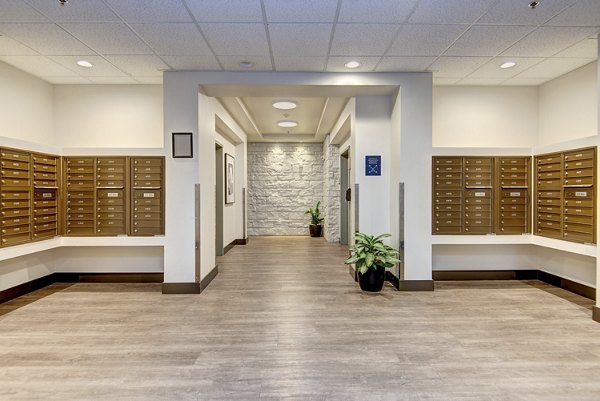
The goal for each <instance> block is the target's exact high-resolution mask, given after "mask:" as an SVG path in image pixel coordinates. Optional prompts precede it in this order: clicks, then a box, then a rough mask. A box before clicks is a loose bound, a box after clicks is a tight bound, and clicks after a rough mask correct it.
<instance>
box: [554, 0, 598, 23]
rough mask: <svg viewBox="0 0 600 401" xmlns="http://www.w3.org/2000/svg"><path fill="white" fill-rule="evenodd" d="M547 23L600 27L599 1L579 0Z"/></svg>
mask: <svg viewBox="0 0 600 401" xmlns="http://www.w3.org/2000/svg"><path fill="white" fill-rule="evenodd" d="M547 25H560V26H594V27H600V1H598V0H579V1H578V2H576V3H575V4H574V5H573V6H572V7H569V8H568V9H566V10H565V11H563V12H562V13H560V14H559V15H557V16H556V17H554V18H552V20H550V22H548V24H547Z"/></svg>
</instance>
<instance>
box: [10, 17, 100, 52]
mask: <svg viewBox="0 0 600 401" xmlns="http://www.w3.org/2000/svg"><path fill="white" fill-rule="evenodd" d="M0 32H2V33H3V34H5V35H6V36H9V37H11V38H13V39H15V40H17V41H19V42H21V43H23V44H24V45H26V46H28V47H30V48H32V49H33V50H36V51H37V52H39V53H41V54H61V55H69V54H74V55H76V54H95V53H94V52H93V51H92V50H91V49H89V48H88V47H87V46H85V45H84V44H83V43H81V42H80V41H78V40H77V39H75V38H74V37H73V36H71V35H69V34H68V33H67V32H65V31H64V30H63V29H61V28H60V27H59V26H57V25H55V24H0Z"/></svg>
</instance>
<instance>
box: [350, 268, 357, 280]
mask: <svg viewBox="0 0 600 401" xmlns="http://www.w3.org/2000/svg"><path fill="white" fill-rule="evenodd" d="M348 273H350V277H352V278H353V279H354V281H358V275H357V274H356V270H354V267H352V265H348Z"/></svg>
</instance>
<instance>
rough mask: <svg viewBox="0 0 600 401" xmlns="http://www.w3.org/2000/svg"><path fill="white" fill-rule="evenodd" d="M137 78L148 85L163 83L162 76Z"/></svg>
mask: <svg viewBox="0 0 600 401" xmlns="http://www.w3.org/2000/svg"><path fill="white" fill-rule="evenodd" d="M134 78H135V80H136V81H137V82H138V83H140V84H146V85H162V83H163V79H162V77H134Z"/></svg>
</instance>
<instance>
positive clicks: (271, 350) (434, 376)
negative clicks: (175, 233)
mask: <svg viewBox="0 0 600 401" xmlns="http://www.w3.org/2000/svg"><path fill="white" fill-rule="evenodd" d="M346 255H347V250H346V248H344V247H341V246H339V245H332V244H328V243H326V242H325V241H324V240H323V239H322V238H309V237H253V238H250V241H249V243H248V245H246V246H236V247H234V248H233V249H232V250H231V251H230V252H229V253H227V254H226V255H225V256H223V257H220V258H219V260H218V263H219V275H218V276H217V277H216V279H215V280H214V281H213V282H212V283H211V285H210V286H209V287H208V288H207V289H206V290H205V292H203V293H202V294H201V295H162V294H161V293H160V284H75V285H58V284H57V285H54V286H51V287H48V288H46V289H44V290H41V291H38V292H36V293H33V294H30V295H28V296H25V297H21V298H19V299H17V300H14V301H11V302H8V303H6V304H2V305H0V399H2V400H33V399H45V400H100V399H102V400H108V399H110V400H140V401H141V400H202V401H205V400H280V399H286V400H289V399H293V400H345V401H347V400H361V401H362V400H444V401H448V400H473V401H486V400H487V401H492V400H494V401H497V400H511V401H518V400H522V401H525V400H544V401H546V400H568V399H569V400H570V399H577V400H598V398H599V396H600V382H599V381H598V380H597V377H598V371H599V370H600V335H599V333H600V331H599V330H600V329H599V327H600V326H598V324H597V323H596V322H594V321H592V320H591V319H590V314H591V311H590V308H591V305H592V301H590V300H587V299H585V298H582V297H579V296H577V295H573V294H570V293H568V292H566V291H563V290H560V289H556V288H553V287H550V286H547V285H545V284H542V283H539V282H529V283H528V282H519V281H503V282H489V281H487V282H472V283H467V282H455V283H449V282H446V283H437V284H436V291H435V292H421V293H408V292H405V293H401V292H397V291H395V290H394V289H393V288H392V287H390V286H389V285H386V287H385V288H384V290H383V292H381V293H380V294H373V295H371V294H364V293H361V291H360V290H359V288H358V285H357V284H356V283H354V282H353V281H352V279H351V277H350V276H349V275H348V269H347V267H346V266H345V265H343V260H344V258H345V256H346ZM574 389H576V390H574ZM574 391H576V393H574Z"/></svg>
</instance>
